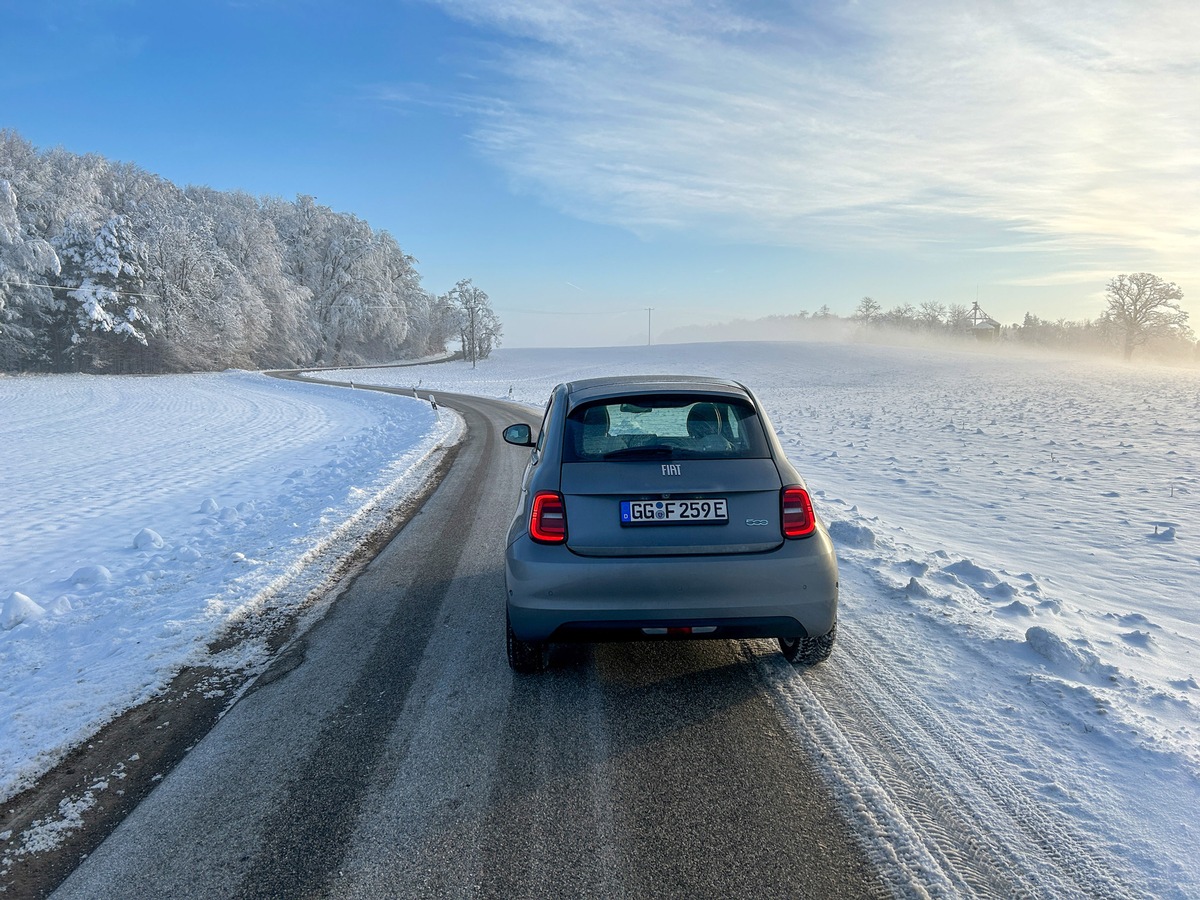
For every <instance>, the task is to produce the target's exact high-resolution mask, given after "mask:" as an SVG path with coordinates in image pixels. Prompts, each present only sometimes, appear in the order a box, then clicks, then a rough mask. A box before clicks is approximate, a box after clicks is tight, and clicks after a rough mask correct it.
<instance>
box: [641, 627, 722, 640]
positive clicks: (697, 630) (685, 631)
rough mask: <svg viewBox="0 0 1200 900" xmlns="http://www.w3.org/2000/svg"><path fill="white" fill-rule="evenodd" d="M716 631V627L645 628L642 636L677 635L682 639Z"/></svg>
mask: <svg viewBox="0 0 1200 900" xmlns="http://www.w3.org/2000/svg"><path fill="white" fill-rule="evenodd" d="M716 630H717V626H716V625H682V626H680V627H678V628H643V629H642V634H652V635H676V636H680V637H682V636H684V635H689V634H712V633H713V632H714V631H716Z"/></svg>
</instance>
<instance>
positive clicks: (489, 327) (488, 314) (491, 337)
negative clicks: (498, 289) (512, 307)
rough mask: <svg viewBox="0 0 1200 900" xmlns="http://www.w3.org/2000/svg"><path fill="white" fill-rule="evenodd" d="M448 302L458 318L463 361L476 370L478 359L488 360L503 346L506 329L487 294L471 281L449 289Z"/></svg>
mask: <svg viewBox="0 0 1200 900" xmlns="http://www.w3.org/2000/svg"><path fill="white" fill-rule="evenodd" d="M449 301H450V304H451V305H452V307H453V308H454V310H455V312H456V316H457V324H458V333H459V338H460V340H461V341H462V352H463V358H464V359H469V360H470V361H471V367H472V368H474V367H475V363H476V361H477V360H480V359H487V357H488V356H489V355H490V354H491V352H492V350H493V349H495V348H496V347H498V346H499V345H500V337H501V335H502V334H503V331H504V330H503V328H502V326H501V324H500V320H499V318H497V317H496V314H495V312H494V311H493V310H492V307H491V303H490V301H489V298H488V295H487V294H485V293H484V292H483V291H481V290H480V289H479V288H477V287H475V285H474V284H472V282H471V279H470V278H464V279H463V280H461V281H460V282H458V284H456V285H455V286H454V287H453V288H452V289H451V290H450V294H449Z"/></svg>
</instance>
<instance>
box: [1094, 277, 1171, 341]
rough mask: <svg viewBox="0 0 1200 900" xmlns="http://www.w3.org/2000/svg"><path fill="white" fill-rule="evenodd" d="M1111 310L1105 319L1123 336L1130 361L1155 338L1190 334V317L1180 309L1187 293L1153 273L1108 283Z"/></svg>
mask: <svg viewBox="0 0 1200 900" xmlns="http://www.w3.org/2000/svg"><path fill="white" fill-rule="evenodd" d="M1106 296H1107V299H1108V309H1107V310H1106V311H1105V313H1104V317H1105V318H1106V319H1107V320H1108V321H1109V322H1111V323H1112V324H1113V325H1114V326H1115V327H1116V329H1117V332H1118V334H1119V335H1120V336H1121V342H1122V351H1123V353H1124V355H1125V359H1126V361H1128V360H1130V359H1132V358H1133V351H1134V349H1135V348H1137V347H1140V346H1142V345H1143V344H1145V343H1146V342H1147V341H1149V340H1150V339H1151V338H1155V337H1174V336H1178V335H1185V336H1186V334H1187V333H1188V332H1189V331H1190V329H1189V328H1188V324H1187V320H1188V314H1187V313H1186V312H1184V311H1183V310H1182V309H1180V308H1179V301H1180V300H1182V299H1183V291H1182V290H1180V288H1179V285H1177V284H1175V283H1173V282H1170V281H1163V280H1162V279H1161V278H1159V277H1158V276H1157V275H1151V274H1150V273H1149V272H1135V273H1134V274H1133V275H1118V276H1117V277H1116V278H1114V279H1112V281H1110V282H1109V283H1108V290H1107V292H1106Z"/></svg>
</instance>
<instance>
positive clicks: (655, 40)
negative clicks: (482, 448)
mask: <svg viewBox="0 0 1200 900" xmlns="http://www.w3.org/2000/svg"><path fill="white" fill-rule="evenodd" d="M0 21H3V23H4V25H3V28H0V54H2V55H0V58H2V59H3V60H4V65H3V67H2V69H0V127H9V128H14V129H16V130H17V131H18V132H20V133H21V134H22V135H23V136H24V137H26V138H27V139H28V140H30V141H32V142H33V143H34V144H36V145H38V146H39V147H43V148H47V147H52V146H63V147H65V148H66V149H68V150H71V151H73V152H77V153H88V152H95V153H100V154H103V155H105V156H107V157H110V158H114V159H121V160H126V161H130V162H134V163H137V164H138V165H140V166H142V167H143V168H146V169H148V170H150V171H152V172H155V173H158V174H160V175H162V176H164V177H166V178H169V179H171V180H172V181H175V182H177V183H180V184H189V183H190V184H205V185H210V186H212V187H214V188H218V189H239V190H244V191H248V192H250V193H252V194H256V195H261V194H275V195H280V196H284V197H289V198H291V197H294V196H295V195H297V194H311V195H313V196H315V197H316V198H317V200H318V201H319V202H320V203H323V204H327V205H329V206H331V207H333V208H334V209H336V210H339V211H343V212H350V213H354V214H355V215H358V216H359V217H361V218H363V219H365V220H366V221H368V222H370V223H371V225H372V226H374V227H375V228H378V229H386V230H388V231H390V232H391V233H392V234H393V235H394V236H395V237H396V239H397V240H398V241H399V242H400V244H401V246H402V247H404V248H405V250H407V251H408V252H409V253H411V254H413V255H414V256H415V257H416V258H417V259H418V260H419V264H418V268H419V270H420V272H421V274H422V278H423V283H424V285H425V286H426V287H427V288H428V289H430V290H432V291H435V292H439V293H440V292H444V291H446V290H448V289H449V288H450V287H452V286H453V284H454V282H455V281H457V280H458V279H459V278H465V277H469V278H473V279H474V281H475V283H476V284H477V285H478V286H479V287H481V288H483V289H484V290H485V291H487V292H488V293H489V294H490V295H491V298H492V302H493V305H494V306H495V308H496V310H497V312H498V313H499V314H500V316H501V319H502V321H503V322H504V323H505V329H506V339H505V345H506V346H533V345H589V344H610V343H611V344H621V343H636V342H639V341H643V340H645V335H646V318H647V316H646V312H645V309H646V307H653V308H654V313H653V329H654V331H655V333H656V334H657V333H659V332H661V331H664V330H667V329H670V328H672V327H675V326H680V325H687V324H695V323H711V322H720V321H726V320H729V319H732V318H735V317H743V318H749V317H758V316H763V315H769V314H776V313H789V312H796V311H799V310H808V311H813V310H815V309H817V308H819V307H820V306H822V305H823V304H827V305H829V306H830V307H831V308H832V309H833V310H834V311H835V312H839V313H842V314H846V315H848V314H850V313H851V312H852V311H853V309H854V307H855V306H856V305H857V303H858V301H859V299H860V298H861V297H863V296H864V295H870V296H872V297H874V298H875V299H876V300H877V301H879V302H880V303H881V304H882V305H883V306H884V308H885V309H886V308H890V307H892V306H894V305H897V304H900V303H912V304H920V303H921V302H923V301H925V300H935V301H938V302H941V303H946V304H950V303H964V304H970V303H971V302H972V301H974V300H975V299H976V297H978V299H979V301H980V304H981V305H982V306H983V308H984V309H985V310H987V311H988V312H989V313H991V315H993V316H994V317H996V318H998V319H1000V320H1001V321H1003V322H1014V321H1020V319H1021V318H1022V317H1023V316H1024V314H1025V312H1027V311H1030V312H1033V313H1035V314H1036V315H1039V316H1041V317H1043V318H1051V319H1055V318H1059V317H1065V318H1068V319H1082V318H1085V317H1086V318H1094V317H1096V316H1097V315H1099V313H1100V312H1101V311H1102V310H1103V307H1104V300H1103V292H1104V286H1105V284H1106V282H1107V280H1108V279H1109V278H1110V277H1112V276H1114V275H1116V274H1119V273H1122V272H1133V271H1150V272H1155V273H1156V274H1158V275H1160V276H1162V277H1164V278H1166V279H1168V280H1171V281H1175V282H1177V283H1178V284H1179V285H1180V286H1181V287H1182V288H1183V290H1184V292H1185V295H1186V296H1185V300H1184V304H1183V305H1184V308H1185V309H1197V310H1200V306H1195V305H1194V299H1195V297H1198V296H1200V116H1197V113H1196V111H1197V110H1200V6H1197V5H1196V4H1194V3H1192V2H1190V0H1173V2H1148V3H1147V2H1137V3H1136V4H1135V3H1122V2H1106V3H1101V4H1094V3H1084V2H1076V0H1062V2H1056V3H1054V4H1044V3H1032V2H1030V3H1019V2H1018V3H1014V2H995V3H992V2H988V0H978V2H973V3H969V4H961V3H936V2H928V0H920V2H916V0H912V2H910V0H860V2H851V3H836V2H831V3H815V2H814V3H806V2H798V0H796V2H786V0H778V2H777V0H758V2H748V3H725V2H721V0H697V2H689V0H656V2H655V3H645V2H640V0H608V2H598V3H582V2H575V0H506V2H497V0H457V2H453V3H451V2H446V3H438V2H416V0H396V2H390V3H384V2H373V3H362V2H353V0H350V2H338V3H332V2H316V0H291V2H288V0H239V2H219V0H209V2H203V3H201V2H194V0H184V2H170V3H162V2H149V0H45V2H39V3H35V4H30V3H16V2H11V0H0Z"/></svg>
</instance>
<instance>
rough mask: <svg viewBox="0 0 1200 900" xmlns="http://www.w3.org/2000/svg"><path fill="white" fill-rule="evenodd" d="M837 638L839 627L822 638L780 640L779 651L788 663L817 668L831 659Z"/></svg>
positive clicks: (832, 629)
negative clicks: (830, 655)
mask: <svg viewBox="0 0 1200 900" xmlns="http://www.w3.org/2000/svg"><path fill="white" fill-rule="evenodd" d="M836 637H837V625H834V626H833V627H832V628H831V629H829V633H828V634H823V635H821V636H820V637H790V638H782V637H781V638H780V639H779V649H780V651H781V652H782V653H783V655H784V658H785V659H787V661H788V662H793V663H796V664H798V665H801V666H815V665H816V664H817V663H820V662H824V661H825V660H827V659H829V654H830V653H832V652H833V641H834V639H835V638H836Z"/></svg>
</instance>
